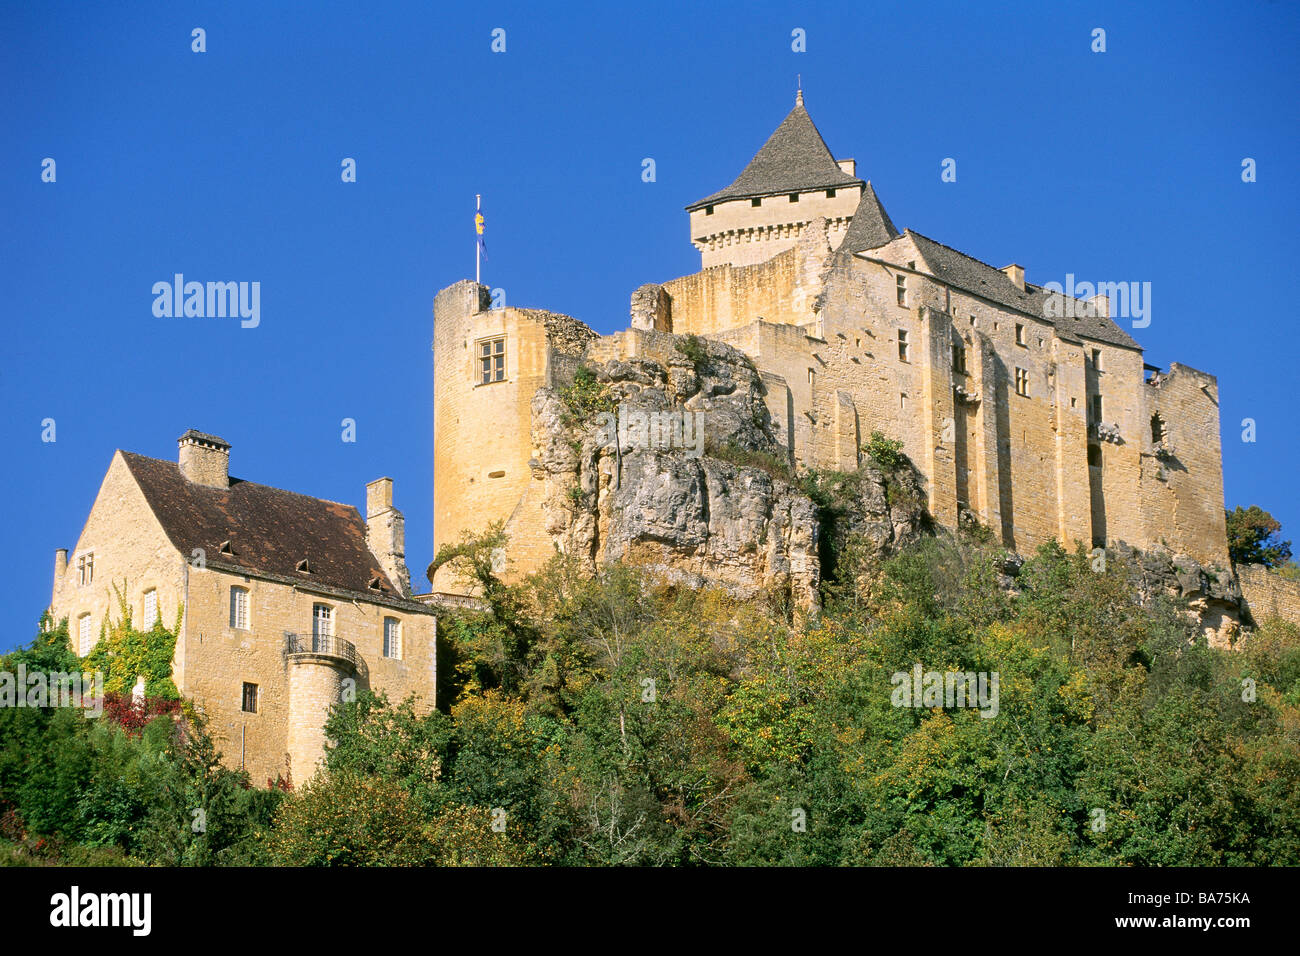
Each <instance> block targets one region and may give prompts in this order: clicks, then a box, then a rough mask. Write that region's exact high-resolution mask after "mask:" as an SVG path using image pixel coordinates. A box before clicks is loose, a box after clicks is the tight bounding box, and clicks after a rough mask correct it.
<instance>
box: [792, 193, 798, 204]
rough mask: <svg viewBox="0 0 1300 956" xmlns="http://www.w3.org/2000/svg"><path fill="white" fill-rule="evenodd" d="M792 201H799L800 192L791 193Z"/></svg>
mask: <svg viewBox="0 0 1300 956" xmlns="http://www.w3.org/2000/svg"><path fill="white" fill-rule="evenodd" d="M790 201H791V202H798V201H799V194H798V193H791V194H790Z"/></svg>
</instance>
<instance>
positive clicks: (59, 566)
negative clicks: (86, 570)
mask: <svg viewBox="0 0 1300 956" xmlns="http://www.w3.org/2000/svg"><path fill="white" fill-rule="evenodd" d="M67 570H68V549H67V548H55V550H54V598H55V599H56V600H57V599H58V596H59V584H60V583H62V581H63V574H64V572H65V571H67Z"/></svg>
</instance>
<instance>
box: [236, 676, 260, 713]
mask: <svg viewBox="0 0 1300 956" xmlns="http://www.w3.org/2000/svg"><path fill="white" fill-rule="evenodd" d="M239 709H240V710H242V711H243V712H244V713H246V714H255V713H257V685H256V684H250V683H249V682H248V681H244V699H243V702H242V703H241V705H240V707H239Z"/></svg>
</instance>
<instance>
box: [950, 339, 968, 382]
mask: <svg viewBox="0 0 1300 956" xmlns="http://www.w3.org/2000/svg"><path fill="white" fill-rule="evenodd" d="M952 370H953V371H954V372H959V373H961V374H963V375H965V374H966V346H964V345H962V344H961V343H960V342H954V343H952Z"/></svg>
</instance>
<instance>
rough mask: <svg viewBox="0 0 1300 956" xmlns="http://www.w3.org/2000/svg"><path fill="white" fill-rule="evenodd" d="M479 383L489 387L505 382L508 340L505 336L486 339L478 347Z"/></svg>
mask: <svg viewBox="0 0 1300 956" xmlns="http://www.w3.org/2000/svg"><path fill="white" fill-rule="evenodd" d="M478 363H479V382H480V383H481V384H483V385H488V384H490V383H492V382H502V381H505V377H506V340H505V336H499V337H498V338H495V339H485V340H484V341H482V342H480V343H479V345H478Z"/></svg>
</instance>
